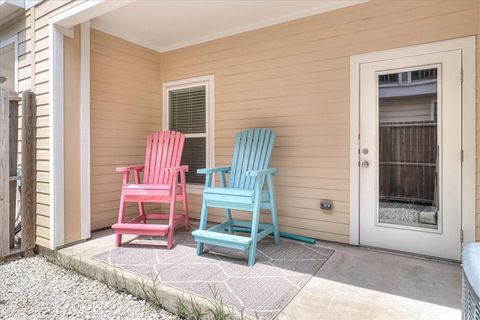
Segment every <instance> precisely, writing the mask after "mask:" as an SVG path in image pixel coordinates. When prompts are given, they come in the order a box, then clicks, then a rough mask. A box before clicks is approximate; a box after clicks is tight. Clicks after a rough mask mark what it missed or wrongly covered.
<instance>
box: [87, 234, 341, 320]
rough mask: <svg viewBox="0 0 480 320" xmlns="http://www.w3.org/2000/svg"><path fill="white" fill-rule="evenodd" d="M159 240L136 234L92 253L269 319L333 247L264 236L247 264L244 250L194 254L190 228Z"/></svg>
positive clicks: (209, 248) (212, 249)
mask: <svg viewBox="0 0 480 320" xmlns="http://www.w3.org/2000/svg"><path fill="white" fill-rule="evenodd" d="M165 246H166V242H165V239H164V238H156V237H138V238H136V239H135V240H134V241H132V242H130V243H127V244H124V245H122V246H121V247H119V248H114V249H111V250H109V251H107V252H104V253H101V254H99V255H96V256H94V257H93V258H94V259H96V260H99V261H102V262H105V263H108V264H110V265H114V266H116V267H119V268H122V269H125V270H127V271H131V272H135V273H137V274H140V275H143V276H146V277H150V278H151V279H156V280H157V281H159V282H161V283H163V284H166V285H169V286H172V287H176V288H178V289H181V290H183V291H185V292H187V293H191V294H194V295H200V296H203V297H206V298H210V299H215V300H217V301H219V300H221V301H222V303H223V304H224V305H226V306H232V307H235V308H237V309H239V310H243V311H244V312H247V313H250V314H253V315H256V316H257V317H259V318H263V319H273V318H274V317H275V316H276V315H277V314H278V313H279V312H280V311H281V310H282V309H283V308H284V307H285V306H286V305H287V304H288V303H289V302H290V301H291V300H292V299H293V297H294V296H295V295H296V294H297V293H298V292H299V291H300V289H301V288H302V287H303V286H304V285H305V284H306V283H307V282H308V281H309V280H310V279H311V278H312V276H313V275H314V274H315V273H316V272H317V271H318V270H319V269H320V268H321V267H322V265H323V264H324V263H325V262H326V261H327V260H328V258H329V257H330V256H331V255H332V254H333V252H334V250H332V249H329V248H325V247H320V246H313V245H308V244H305V243H302V242H297V241H290V240H285V239H282V241H281V244H280V245H279V246H275V245H274V244H273V239H271V238H266V239H263V240H262V241H261V242H259V243H258V245H257V263H256V264H255V265H254V266H253V267H248V266H247V255H248V251H239V250H230V249H227V248H223V247H216V246H208V245H205V249H206V252H205V253H204V254H203V255H202V256H197V255H196V253H195V241H194V240H193V237H192V235H191V233H190V232H176V233H175V246H174V248H173V249H171V250H167V249H166V247H165ZM184 298H185V299H186V300H187V301H189V300H190V296H188V295H187V296H185V297H184Z"/></svg>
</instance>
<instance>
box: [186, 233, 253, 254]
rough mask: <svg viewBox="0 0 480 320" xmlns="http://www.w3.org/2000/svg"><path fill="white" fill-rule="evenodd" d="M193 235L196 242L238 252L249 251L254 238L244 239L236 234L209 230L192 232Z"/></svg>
mask: <svg viewBox="0 0 480 320" xmlns="http://www.w3.org/2000/svg"><path fill="white" fill-rule="evenodd" d="M192 235H193V237H194V238H195V241H196V242H202V243H208V244H212V245H216V246H222V247H227V248H231V249H238V250H247V249H248V247H250V243H251V242H252V238H249V237H242V236H237V235H234V234H228V233H222V232H215V231H208V230H195V231H193V232H192Z"/></svg>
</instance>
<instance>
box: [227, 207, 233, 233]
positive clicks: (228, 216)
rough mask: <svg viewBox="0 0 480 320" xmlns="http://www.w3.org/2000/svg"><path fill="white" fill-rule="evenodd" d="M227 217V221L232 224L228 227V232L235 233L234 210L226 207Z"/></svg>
mask: <svg viewBox="0 0 480 320" xmlns="http://www.w3.org/2000/svg"><path fill="white" fill-rule="evenodd" d="M225 217H226V218H227V222H228V224H229V225H230V226H229V227H228V232H229V233H230V234H233V220H232V210H230V209H225Z"/></svg>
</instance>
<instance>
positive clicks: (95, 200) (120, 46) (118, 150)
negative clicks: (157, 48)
mask: <svg viewBox="0 0 480 320" xmlns="http://www.w3.org/2000/svg"><path fill="white" fill-rule="evenodd" d="M90 45H91V46H90V54H91V56H90V59H91V69H90V70H91V75H90V76H91V84H90V88H91V115H90V116H91V119H90V121H91V186H92V188H91V201H92V205H91V210H92V220H91V221H92V229H93V230H95V229H99V228H104V227H109V226H111V225H112V223H113V222H115V221H116V219H117V216H118V204H119V200H120V190H121V186H122V175H121V174H118V173H115V168H116V167H117V166H125V165H134V164H142V163H143V161H144V156H145V143H146V138H147V135H148V134H149V133H150V132H152V131H158V130H161V124H162V99H161V98H162V96H161V92H162V91H161V87H162V84H161V72H160V62H161V60H160V54H159V53H156V52H153V51H151V50H148V49H145V48H143V47H140V46H137V45H134V44H132V43H129V42H127V41H125V40H121V39H119V38H116V37H113V36H110V35H107V34H105V33H102V32H100V31H97V30H93V29H92V30H91V44H90ZM136 209H137V208H136V206H135V205H131V206H129V208H128V211H127V213H128V214H132V213H134V212H135V211H136Z"/></svg>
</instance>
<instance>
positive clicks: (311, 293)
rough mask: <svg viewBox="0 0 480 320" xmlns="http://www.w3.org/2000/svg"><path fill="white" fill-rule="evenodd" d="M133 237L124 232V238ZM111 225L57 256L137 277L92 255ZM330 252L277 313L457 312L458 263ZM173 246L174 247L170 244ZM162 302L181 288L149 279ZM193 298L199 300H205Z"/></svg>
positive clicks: (342, 248)
mask: <svg viewBox="0 0 480 320" xmlns="http://www.w3.org/2000/svg"><path fill="white" fill-rule="evenodd" d="M132 238H133V237H130V238H128V237H125V239H124V241H127V240H128V239H132ZM113 243H114V239H113V235H112V234H111V232H110V231H102V232H97V233H95V234H94V235H93V238H92V240H90V241H87V242H84V243H80V244H77V245H74V246H71V247H68V248H65V249H63V250H61V251H60V256H61V257H63V258H64V259H65V258H68V259H70V260H72V259H73V260H75V261H79V262H81V264H82V265H83V267H81V268H79V269H82V268H83V270H85V273H89V274H90V275H91V276H96V277H97V278H101V279H105V278H108V277H106V276H105V274H107V275H108V274H113V273H114V274H121V275H122V277H124V279H126V281H128V282H131V283H134V282H137V283H138V282H140V281H141V282H142V285H145V284H148V280H146V279H141V277H140V276H139V275H135V274H133V273H129V272H128V271H125V270H118V268H116V269H117V270H112V267H111V266H108V265H107V264H105V263H101V262H99V261H96V260H93V259H92V258H91V257H92V256H94V255H97V254H99V253H102V252H105V251H107V250H109V249H111V248H112V247H113ZM319 245H321V246H324V247H330V248H333V249H334V250H335V253H334V254H333V255H332V256H331V257H330V259H329V260H328V261H327V262H326V263H325V265H324V266H323V267H322V268H321V269H320V270H319V271H318V272H317V274H315V276H314V277H313V278H312V279H311V280H310V281H309V282H308V283H307V284H306V285H305V286H304V287H303V288H302V290H301V291H300V292H299V293H298V294H297V295H296V296H295V297H294V298H293V300H292V301H291V302H290V303H289V304H288V305H287V307H286V308H285V309H284V310H283V311H282V312H281V313H280V315H279V316H278V319H302V320H303V319H305V320H309V319H329V320H333V319H365V320H367V319H368V320H371V319H448V320H455V319H460V318H461V311H460V308H461V267H460V265H459V264H454V263H448V262H439V261H434V260H429V259H424V258H419V257H411V256H407V255H401V254H396V253H390V252H383V251H377V250H371V249H366V248H359V247H353V246H349V245H342V244H336V243H330V242H321V241H320V242H319ZM173 250H174V249H173ZM153 285H155V286H156V287H157V289H158V290H159V295H160V297H161V298H162V299H163V301H164V303H163V306H164V307H165V308H166V309H167V310H168V311H173V312H174V311H175V303H176V300H177V299H178V296H179V295H181V294H182V292H181V291H179V290H178V289H175V288H172V287H169V286H166V285H160V286H159V285H158V284H155V283H154V284H153ZM195 300H196V301H197V302H198V303H199V304H200V305H203V306H208V305H209V303H210V302H209V301H207V300H206V299H203V298H201V297H198V299H197V297H196V298H195Z"/></svg>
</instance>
